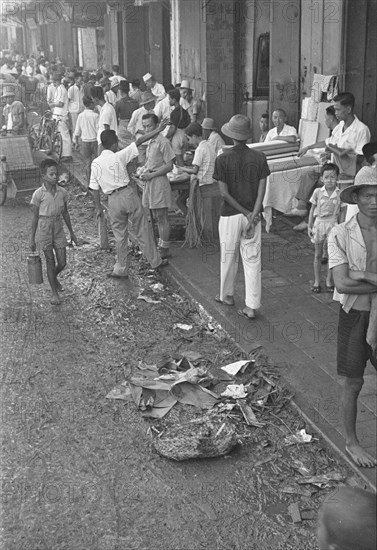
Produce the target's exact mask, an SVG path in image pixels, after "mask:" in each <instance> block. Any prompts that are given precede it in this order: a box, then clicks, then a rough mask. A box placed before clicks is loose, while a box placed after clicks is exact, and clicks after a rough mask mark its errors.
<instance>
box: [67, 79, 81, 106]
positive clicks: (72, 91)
mask: <svg viewBox="0 0 377 550" xmlns="http://www.w3.org/2000/svg"><path fill="white" fill-rule="evenodd" d="M68 111H69V112H70V113H79V112H80V89H79V87H78V86H77V84H73V85H72V86H70V87H69V88H68Z"/></svg>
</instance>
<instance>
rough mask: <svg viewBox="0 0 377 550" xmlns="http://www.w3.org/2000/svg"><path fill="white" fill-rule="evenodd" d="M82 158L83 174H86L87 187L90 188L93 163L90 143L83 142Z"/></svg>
mask: <svg viewBox="0 0 377 550" xmlns="http://www.w3.org/2000/svg"><path fill="white" fill-rule="evenodd" d="M81 156H82V158H83V161H84V162H83V164H84V166H83V172H84V174H85V182H86V186H87V187H89V181H90V165H91V163H92V152H91V143H90V142H89V141H82V142H81Z"/></svg>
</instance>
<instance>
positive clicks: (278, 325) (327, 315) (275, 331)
mask: <svg viewBox="0 0 377 550" xmlns="http://www.w3.org/2000/svg"><path fill="white" fill-rule="evenodd" d="M74 157H75V161H74V164H73V165H70V166H69V168H70V171H71V172H72V173H73V175H74V176H75V177H76V179H77V180H78V181H79V183H80V184H81V185H82V186H85V183H84V175H83V173H82V170H81V166H80V160H79V156H78V155H76V154H75V155H74ZM67 168H68V165H67ZM176 221H179V222H180V225H181V226H182V225H183V223H184V220H183V219H181V220H177V219H176ZM172 224H174V218H173V219H172ZM293 225H294V224H293V222H292V220H290V219H289V218H285V217H282V216H280V217H279V218H276V219H275V222H274V225H273V229H274V232H270V233H269V234H267V233H266V232H263V235H262V269H263V271H262V286H263V291H262V307H261V309H260V310H259V312H258V317H257V319H256V320H255V321H248V320H247V319H245V318H243V317H240V316H239V315H238V314H237V309H239V308H242V307H243V306H244V282H243V270H242V264H241V263H240V266H239V273H238V281H237V286H236V292H235V301H236V306H235V307H229V306H223V305H221V304H218V303H217V302H215V300H214V297H215V295H216V294H218V292H219V280H220V277H219V272H220V257H219V246H218V245H215V244H213V245H207V246H205V247H203V248H198V249H189V248H187V247H183V246H182V245H183V243H182V242H173V243H172V247H171V252H172V259H171V260H170V265H169V266H168V267H167V268H166V269H164V275H165V276H166V277H168V278H169V279H171V280H173V281H174V282H175V283H176V284H177V285H178V286H179V287H181V288H182V289H183V290H184V291H185V292H186V293H187V294H188V295H189V296H190V297H191V298H192V299H193V300H194V301H196V302H197V303H199V304H200V305H201V306H202V307H203V308H204V309H205V311H206V312H207V313H208V314H209V315H210V316H211V317H212V318H213V319H214V321H215V322H216V323H217V324H219V325H220V326H221V327H222V328H223V329H224V330H225V332H227V333H228V335H229V336H231V337H232V338H233V339H234V340H235V341H236V342H237V343H238V344H239V346H240V348H242V349H243V350H244V351H245V352H246V353H248V352H250V351H251V350H253V349H255V348H257V347H259V346H263V347H264V348H265V351H266V353H267V354H268V355H269V356H270V357H271V358H272V359H273V360H274V362H275V364H276V365H279V366H280V367H281V376H282V379H283V380H284V381H285V382H286V383H287V384H288V386H289V387H290V388H291V389H292V392H294V394H295V397H294V403H295V404H296V405H297V406H298V408H299V409H300V410H301V412H302V413H303V414H304V416H306V417H307V419H308V421H309V422H311V423H313V424H314V425H315V427H316V428H317V429H318V430H319V431H320V432H321V433H322V435H323V436H324V437H325V438H326V440H327V441H328V442H329V443H330V444H331V445H332V446H333V447H334V448H335V449H336V450H337V451H338V452H340V453H341V454H342V456H343V458H344V460H346V461H347V462H348V463H349V464H350V465H351V466H353V467H354V468H355V469H356V470H357V472H358V474H359V475H361V476H362V477H363V478H364V479H365V481H366V482H367V483H369V484H370V485H371V486H372V487H374V488H375V487H376V468H373V469H367V468H357V467H356V466H355V465H354V464H353V463H352V462H351V461H350V460H349V459H348V457H347V455H346V454H345V453H344V447H345V440H344V431H343V426H342V418H341V386H340V382H339V380H338V376H337V374H336V342H337V324H338V311H339V304H338V303H337V302H334V301H333V300H332V295H331V294H327V293H321V294H314V293H313V292H311V290H310V286H311V284H310V283H311V279H312V278H313V253H314V249H313V246H312V244H311V243H310V241H309V238H308V237H307V235H306V234H302V233H296V232H294V231H293V230H292V227H293ZM182 229H183V228H182V227H181V231H173V232H172V233H173V234H175V233H176V234H178V233H181V234H182V233H183V231H182ZM324 277H325V270H323V277H322V281H323V283H322V288H324V287H325V285H324ZM376 395H377V376H376V371H375V369H374V368H373V367H372V366H371V365H368V367H367V370H366V375H365V384H364V387H363V390H362V393H361V397H360V400H359V401H360V403H359V411H358V425H357V431H358V436H359V438H360V442H361V444H362V445H363V446H364V447H365V448H366V449H367V450H368V451H369V452H370V453H371V454H373V455H374V456H376Z"/></svg>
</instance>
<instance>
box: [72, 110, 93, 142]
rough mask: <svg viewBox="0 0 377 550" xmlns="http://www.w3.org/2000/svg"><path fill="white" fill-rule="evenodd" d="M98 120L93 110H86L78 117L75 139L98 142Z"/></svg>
mask: <svg viewBox="0 0 377 550" xmlns="http://www.w3.org/2000/svg"><path fill="white" fill-rule="evenodd" d="M98 118H99V115H98V113H95V112H94V111H93V109H87V108H85V109H84V110H83V112H82V113H80V114H79V116H78V117H77V121H76V126H75V134H74V135H75V137H80V136H81V139H82V141H97V133H98Z"/></svg>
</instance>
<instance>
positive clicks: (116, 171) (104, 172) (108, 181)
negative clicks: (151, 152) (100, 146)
mask: <svg viewBox="0 0 377 550" xmlns="http://www.w3.org/2000/svg"><path fill="white" fill-rule="evenodd" d="M138 154H139V152H138V149H137V147H136V145H135V143H131V145H128V146H127V147H125V148H124V149H122V150H121V151H118V152H116V153H113V151H110V150H109V149H104V150H103V151H102V153H101V154H100V155H99V156H98V157H97V158H96V159H94V160H93V162H92V165H91V172H90V182H89V187H90V189H93V190H95V191H98V190H99V189H100V188H101V189H102V191H103V192H104V193H105V194H106V195H110V194H111V193H112V192H113V191H115V189H119V188H120V187H126V186H127V185H128V184H129V182H130V178H129V176H128V173H127V164H128V163H129V162H131V161H132V160H133V159H134V158H136V157H137V156H138Z"/></svg>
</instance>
